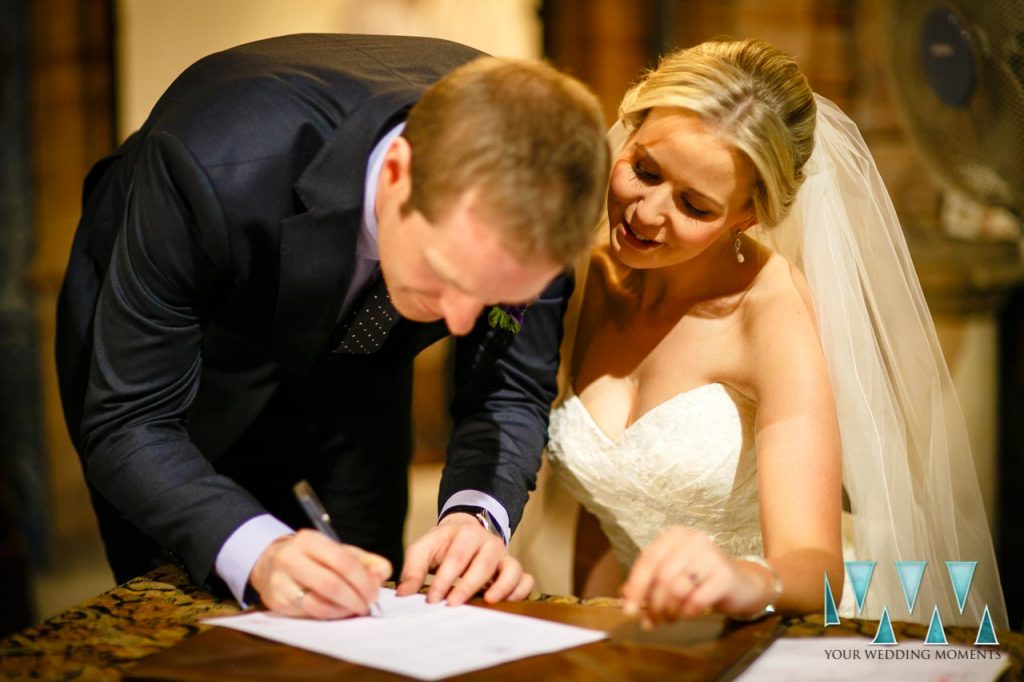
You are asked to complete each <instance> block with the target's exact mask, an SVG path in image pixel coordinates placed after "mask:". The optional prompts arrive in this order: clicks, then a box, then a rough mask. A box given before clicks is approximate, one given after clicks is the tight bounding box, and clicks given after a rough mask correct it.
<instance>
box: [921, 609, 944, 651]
mask: <svg viewBox="0 0 1024 682" xmlns="http://www.w3.org/2000/svg"><path fill="white" fill-rule="evenodd" d="M948 643H949V642H948V641H946V631H945V630H943V629H942V619H941V617H939V607H938V606H935V607H934V608H933V609H932V622H931V623H929V624H928V636H927V637H925V644H934V645H941V644H948Z"/></svg>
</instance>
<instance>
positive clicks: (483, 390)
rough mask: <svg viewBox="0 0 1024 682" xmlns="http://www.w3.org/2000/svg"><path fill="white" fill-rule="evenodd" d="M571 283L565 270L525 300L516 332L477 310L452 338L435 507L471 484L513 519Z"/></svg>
mask: <svg viewBox="0 0 1024 682" xmlns="http://www.w3.org/2000/svg"><path fill="white" fill-rule="evenodd" d="M572 290H573V275H572V273H571V272H567V273H565V274H563V275H561V276H560V277H558V278H557V279H556V280H555V281H554V282H552V284H551V285H550V286H549V287H548V288H547V289H546V290H545V291H544V293H543V294H541V296H540V298H539V299H538V300H537V301H535V302H534V303H532V304H530V306H529V308H527V310H526V316H525V318H524V319H523V325H522V328H521V330H520V331H519V333H517V334H515V335H510V334H509V333H508V332H506V331H503V330H499V329H492V328H491V327H490V325H489V324H488V322H487V315H486V314H484V315H482V316H481V318H480V319H479V320H478V321H477V325H476V327H475V328H474V330H473V331H472V332H471V333H470V334H469V335H467V336H465V337H463V338H461V339H459V340H458V342H457V344H456V355H455V397H454V400H453V403H452V417H453V431H452V438H451V441H450V443H449V446H448V456H447V460H446V463H445V468H444V473H443V475H442V478H441V486H440V490H439V492H438V497H439V508H440V507H441V506H442V505H444V503H445V501H446V500H448V499H449V498H450V497H451V496H452V495H455V494H456V493H459V492H461V491H463V490H477V491H480V492H483V493H485V494H487V495H490V496H491V497H493V498H494V499H496V500H497V501H498V502H500V503H501V504H502V506H504V508H505V510H506V511H507V512H508V515H509V525H510V529H511V530H513V531H514V530H515V527H516V526H517V525H518V524H519V520H520V519H521V518H522V514H523V508H524V507H525V506H526V500H527V497H528V495H529V491H531V490H533V489H534V487H535V486H536V480H537V471H538V470H539V469H540V460H541V452H542V451H543V449H544V446H545V445H546V444H547V431H548V415H549V412H550V410H551V403H552V402H553V401H554V399H555V396H556V395H557V373H558V363H559V346H560V345H561V341H562V331H563V328H562V317H563V315H564V314H565V309H566V306H567V305H568V301H569V297H570V295H571V294H572ZM509 341H511V343H509ZM506 346H507V347H506Z"/></svg>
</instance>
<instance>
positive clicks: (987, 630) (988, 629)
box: [974, 604, 999, 645]
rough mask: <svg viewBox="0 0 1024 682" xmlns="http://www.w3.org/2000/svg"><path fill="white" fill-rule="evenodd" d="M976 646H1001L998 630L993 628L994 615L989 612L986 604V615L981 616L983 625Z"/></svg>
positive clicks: (979, 628) (980, 626)
mask: <svg viewBox="0 0 1024 682" xmlns="http://www.w3.org/2000/svg"><path fill="white" fill-rule="evenodd" d="M974 644H975V645H978V644H999V640H998V639H996V629H995V628H994V627H993V626H992V614H990V613H989V612H988V604H985V613H983V614H982V616H981V625H979V626H978V637H977V638H976V639H975V640H974Z"/></svg>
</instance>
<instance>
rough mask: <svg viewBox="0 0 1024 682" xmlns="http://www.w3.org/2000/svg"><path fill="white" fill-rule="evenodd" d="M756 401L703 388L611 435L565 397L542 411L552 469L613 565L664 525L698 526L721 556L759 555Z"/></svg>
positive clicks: (628, 558)
mask: <svg viewBox="0 0 1024 682" xmlns="http://www.w3.org/2000/svg"><path fill="white" fill-rule="evenodd" d="M755 413H756V404H755V403H754V402H753V401H752V400H750V399H749V398H747V397H746V396H744V395H743V394H741V393H739V392H738V391H736V390H735V389H732V388H730V387H728V386H725V385H724V384H718V383H716V384H706V385H704V386H699V387H697V388H694V389H692V390H689V391H685V392H683V393H679V394H677V395H676V396H674V397H673V398H670V399H669V400H667V401H665V402H663V403H661V404H659V405H657V406H656V407H654V408H653V409H652V410H650V411H649V412H647V413H645V414H644V415H642V416H641V417H640V418H639V419H638V420H637V421H635V422H634V423H633V424H631V425H630V426H629V428H627V429H626V430H625V431H624V432H623V433H622V434H621V435H620V436H619V437H618V438H616V439H614V440H612V439H611V438H609V437H608V436H607V435H606V434H605V433H604V432H603V431H601V429H600V428H599V427H598V425H597V423H596V422H594V420H593V418H592V417H591V416H590V413H589V412H587V409H586V408H585V407H584V406H583V402H582V401H581V400H580V399H579V398H578V397H577V396H575V395H570V396H569V398H568V399H567V400H566V401H565V402H564V403H562V405H561V406H559V407H558V408H556V409H555V410H554V412H552V414H551V427H550V436H551V439H550V443H549V444H548V458H549V461H550V462H551V465H552V468H553V469H554V471H555V472H556V474H557V475H558V477H559V478H560V479H561V481H562V482H563V483H564V484H565V486H566V487H567V488H568V489H569V490H570V492H572V494H573V495H574V496H575V497H576V499H578V500H579V501H580V502H581V503H582V504H583V505H584V506H585V507H586V508H587V509H588V510H589V511H590V512H591V513H593V514H594V515H595V516H596V517H597V518H598V520H600V522H601V526H602V527H603V528H604V531H605V533H606V534H607V535H608V539H609V541H610V542H611V545H612V549H613V551H614V552H615V555H616V557H617V558H618V560H619V563H620V564H622V566H623V567H624V568H628V567H629V566H630V565H631V564H632V563H633V560H634V559H636V556H637V554H639V552H640V550H641V549H642V548H643V547H645V546H646V545H647V544H649V543H650V542H651V541H652V540H654V539H655V538H656V537H657V536H658V534H659V533H660V532H661V531H662V530H664V529H665V528H666V527H667V526H670V525H684V526H688V527H690V528H699V529H701V530H703V531H704V532H706V533H707V534H708V535H709V536H710V537H711V538H712V539H713V540H714V541H715V543H716V544H717V545H718V546H719V547H720V548H721V549H723V550H724V551H726V552H728V553H729V554H732V555H735V556H739V555H744V554H757V555H761V554H763V549H762V547H763V545H762V542H761V526H760V520H759V514H758V503H757V464H756V459H755V451H754V431H753V428H754V416H755Z"/></svg>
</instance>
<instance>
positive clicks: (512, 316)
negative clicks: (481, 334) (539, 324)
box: [487, 305, 526, 334]
mask: <svg viewBox="0 0 1024 682" xmlns="http://www.w3.org/2000/svg"><path fill="white" fill-rule="evenodd" d="M525 315H526V306H525V305H496V306H494V307H493V308H491V312H490V313H488V314H487V321H488V322H489V323H490V324H491V327H496V328H498V329H504V330H506V331H509V332H512V333H513V334H518V333H519V330H520V329H522V327H523V317H524V316H525Z"/></svg>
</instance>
